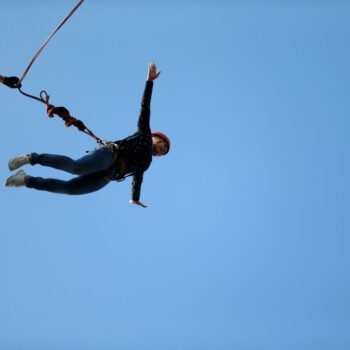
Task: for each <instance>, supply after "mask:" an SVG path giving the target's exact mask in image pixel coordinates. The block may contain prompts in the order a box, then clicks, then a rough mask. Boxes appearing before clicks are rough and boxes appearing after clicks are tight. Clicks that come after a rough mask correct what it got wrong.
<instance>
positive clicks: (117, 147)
mask: <svg viewBox="0 0 350 350" xmlns="http://www.w3.org/2000/svg"><path fill="white" fill-rule="evenodd" d="M152 89H153V82H152V81H146V86H145V90H144V93H143V97H142V101H141V111H140V116H139V120H138V123H137V131H136V132H135V133H134V134H132V135H130V136H129V137H127V138H125V139H123V140H118V141H115V142H113V143H112V144H111V145H110V146H111V148H112V150H114V152H116V161H115V162H114V164H113V165H112V167H111V176H112V178H113V180H117V181H122V180H124V179H125V178H126V177H128V176H133V182H132V199H133V200H139V199H140V192H141V184H142V181H143V173H144V172H145V171H146V170H147V169H148V168H149V166H150V164H151V162H152V133H151V128H150V115H151V109H150V104H151V97H152Z"/></svg>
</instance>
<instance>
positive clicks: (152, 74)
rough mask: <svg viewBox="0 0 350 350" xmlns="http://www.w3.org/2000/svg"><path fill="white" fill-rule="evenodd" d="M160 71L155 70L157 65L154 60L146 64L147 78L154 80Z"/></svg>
mask: <svg viewBox="0 0 350 350" xmlns="http://www.w3.org/2000/svg"><path fill="white" fill-rule="evenodd" d="M159 74H160V71H158V72H157V67H156V64H155V63H154V62H151V63H149V64H148V74H147V80H148V81H153V80H156V79H157V78H158V77H159Z"/></svg>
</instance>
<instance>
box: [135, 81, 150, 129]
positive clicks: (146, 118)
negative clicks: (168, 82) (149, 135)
mask: <svg viewBox="0 0 350 350" xmlns="http://www.w3.org/2000/svg"><path fill="white" fill-rule="evenodd" d="M152 90H153V81H146V86H145V90H144V92H143V96H142V101H141V111H140V116H139V121H138V123H137V129H138V131H141V132H149V131H150V130H151V128H150V116H151V97H152Z"/></svg>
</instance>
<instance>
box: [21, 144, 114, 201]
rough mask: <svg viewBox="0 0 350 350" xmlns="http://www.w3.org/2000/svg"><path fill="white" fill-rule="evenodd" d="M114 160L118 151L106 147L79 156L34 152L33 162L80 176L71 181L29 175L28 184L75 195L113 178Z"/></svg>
mask: <svg viewBox="0 0 350 350" xmlns="http://www.w3.org/2000/svg"><path fill="white" fill-rule="evenodd" d="M113 160H114V153H113V152H112V151H111V150H109V149H105V148H98V149H95V150H93V151H92V152H90V153H89V154H87V155H86V156H84V157H82V158H80V159H77V160H73V159H71V158H69V157H66V156H61V155H56V154H37V153H31V157H30V164H31V165H35V164H40V165H43V166H48V167H51V168H55V169H59V170H63V171H66V172H68V173H71V174H74V175H79V176H77V177H75V178H73V179H71V180H68V181H63V180H57V179H43V178H41V177H32V176H28V178H27V180H26V186H27V187H29V188H35V189H36V190H40V191H49V192H55V193H63V194H74V195H77V194H86V193H90V192H94V191H97V190H99V189H101V188H102V187H104V186H106V185H107V184H108V183H109V182H110V181H111V180H110V179H109V178H108V176H107V171H106V170H107V169H108V168H109V167H110V166H111V164H112V163H113Z"/></svg>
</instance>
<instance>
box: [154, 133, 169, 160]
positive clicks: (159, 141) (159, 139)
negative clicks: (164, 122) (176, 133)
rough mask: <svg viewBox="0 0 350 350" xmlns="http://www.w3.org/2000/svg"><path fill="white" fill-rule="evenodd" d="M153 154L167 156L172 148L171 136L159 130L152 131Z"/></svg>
mask: <svg viewBox="0 0 350 350" xmlns="http://www.w3.org/2000/svg"><path fill="white" fill-rule="evenodd" d="M152 143H153V155H154V156H165V155H166V154H167V153H168V152H169V149H170V140H169V138H168V137H167V136H166V135H164V134H163V133H161V132H159V131H155V132H152Z"/></svg>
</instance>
